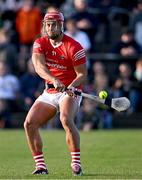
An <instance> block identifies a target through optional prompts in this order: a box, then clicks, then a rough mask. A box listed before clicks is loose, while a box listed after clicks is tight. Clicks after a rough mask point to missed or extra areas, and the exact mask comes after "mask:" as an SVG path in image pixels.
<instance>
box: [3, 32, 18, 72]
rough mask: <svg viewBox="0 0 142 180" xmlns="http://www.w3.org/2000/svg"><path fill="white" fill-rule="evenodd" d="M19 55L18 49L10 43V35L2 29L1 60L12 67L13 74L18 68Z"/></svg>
mask: <svg viewBox="0 0 142 180" xmlns="http://www.w3.org/2000/svg"><path fill="white" fill-rule="evenodd" d="M17 55H18V52H17V49H16V47H15V46H14V45H13V44H12V43H10V37H9V34H8V33H7V32H6V31H5V30H4V29H0V59H1V60H3V61H5V62H6V63H7V64H8V65H9V66H10V68H11V70H12V72H14V70H15V69H16V66H17V65H16V64H17Z"/></svg>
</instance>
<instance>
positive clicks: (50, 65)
mask: <svg viewBox="0 0 142 180" xmlns="http://www.w3.org/2000/svg"><path fill="white" fill-rule="evenodd" d="M46 65H47V66H49V67H54V68H57V69H62V70H66V69H67V67H65V66H63V65H59V64H53V63H49V62H46Z"/></svg>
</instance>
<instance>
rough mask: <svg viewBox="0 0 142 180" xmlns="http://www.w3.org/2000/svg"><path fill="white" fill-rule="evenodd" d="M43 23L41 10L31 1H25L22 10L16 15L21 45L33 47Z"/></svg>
mask: <svg viewBox="0 0 142 180" xmlns="http://www.w3.org/2000/svg"><path fill="white" fill-rule="evenodd" d="M41 22H42V17H41V12H40V9H38V8H37V7H35V6H34V5H33V2H32V1H31V0H24V2H23V6H22V8H21V9H20V10H19V11H18V12H17V14H16V31H17V33H18V35H19V42H20V44H21V45H24V46H26V47H29V48H30V47H31V45H32V43H33V40H34V39H35V37H36V36H37V35H39V34H40V28H41Z"/></svg>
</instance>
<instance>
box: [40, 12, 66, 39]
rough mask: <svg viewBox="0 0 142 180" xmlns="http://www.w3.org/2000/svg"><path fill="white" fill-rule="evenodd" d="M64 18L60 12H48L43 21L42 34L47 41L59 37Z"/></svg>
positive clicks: (62, 28)
mask: <svg viewBox="0 0 142 180" xmlns="http://www.w3.org/2000/svg"><path fill="white" fill-rule="evenodd" d="M63 23H64V16H63V14H62V13H61V12H58V11H55V12H48V13H46V14H45V16H44V20H43V34H46V35H47V36H48V38H49V39H52V40H55V39H57V38H58V37H60V36H61V35H62V33H63V31H64V27H63Z"/></svg>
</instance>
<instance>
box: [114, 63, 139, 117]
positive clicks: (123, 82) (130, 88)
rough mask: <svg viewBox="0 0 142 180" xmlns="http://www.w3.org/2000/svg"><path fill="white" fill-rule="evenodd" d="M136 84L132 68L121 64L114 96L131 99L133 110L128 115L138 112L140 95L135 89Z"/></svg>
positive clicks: (126, 64) (130, 109) (115, 83)
mask: <svg viewBox="0 0 142 180" xmlns="http://www.w3.org/2000/svg"><path fill="white" fill-rule="evenodd" d="M134 82H135V79H134V76H133V73H132V68H131V66H130V65H129V64H128V63H121V64H120V65H119V76H118V77H117V79H116V80H115V82H114V85H113V96H114V97H121V96H126V97H128V98H129V99H130V102H131V108H129V110H128V111H129V112H128V113H133V112H136V111H137V107H138V101H139V94H138V91H137V89H136V87H134Z"/></svg>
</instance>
